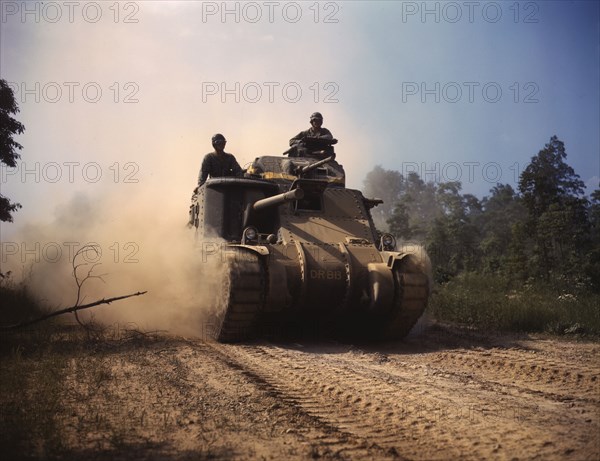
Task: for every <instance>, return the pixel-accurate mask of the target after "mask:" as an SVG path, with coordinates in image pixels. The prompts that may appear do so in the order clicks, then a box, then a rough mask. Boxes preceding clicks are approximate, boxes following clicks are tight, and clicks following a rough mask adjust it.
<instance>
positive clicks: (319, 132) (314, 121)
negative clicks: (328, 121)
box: [290, 112, 333, 146]
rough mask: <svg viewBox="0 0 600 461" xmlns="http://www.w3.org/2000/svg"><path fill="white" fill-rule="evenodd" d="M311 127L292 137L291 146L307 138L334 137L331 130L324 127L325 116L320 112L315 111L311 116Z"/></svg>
mask: <svg viewBox="0 0 600 461" xmlns="http://www.w3.org/2000/svg"><path fill="white" fill-rule="evenodd" d="M310 125H311V126H310V128H309V129H308V130H305V131H301V132H300V133H298V134H297V135H296V136H294V137H293V138H292V139H290V146H295V145H297V144H300V143H301V142H302V141H304V140H305V139H306V138H321V139H333V135H332V134H331V131H329V130H328V129H327V128H323V116H322V115H321V113H320V112H314V113H313V114H312V115H311V116H310Z"/></svg>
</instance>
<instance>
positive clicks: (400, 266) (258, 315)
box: [190, 140, 431, 342]
mask: <svg viewBox="0 0 600 461" xmlns="http://www.w3.org/2000/svg"><path fill="white" fill-rule="evenodd" d="M299 153H300V155H298V154H299ZM285 154H287V155H288V157H286V156H263V157H258V158H256V159H255V160H254V162H253V163H252V165H251V166H250V167H249V168H248V169H247V170H246V173H245V175H244V177H243V178H233V177H222V178H214V179H209V180H208V181H206V183H205V184H204V185H203V186H202V187H200V188H199V190H198V191H197V193H196V194H195V195H194V197H193V198H192V206H191V207H190V223H191V224H192V227H193V229H194V231H195V233H196V240H197V242H198V245H199V246H202V247H204V248H206V245H207V243H206V242H210V245H212V246H211V248H212V249H213V251H214V250H215V249H216V248H217V244H216V243H215V242H218V252H219V255H220V264H219V270H218V271H216V272H217V273H216V274H212V275H216V277H217V281H216V285H215V286H214V287H213V289H211V290H208V291H209V293H207V294H206V295H207V296H209V297H210V298H211V299H210V305H211V306H210V311H211V312H210V321H209V322H208V328H207V331H208V332H209V333H210V335H211V336H213V337H214V338H215V339H217V340H218V341H221V342H239V341H244V340H247V339H250V338H252V337H255V336H257V335H263V334H268V333H273V332H274V330H276V331H277V332H281V331H282V330H283V331H285V330H286V329H294V328H307V327H310V328H314V329H316V330H318V331H321V332H323V331H325V332H328V333H331V334H342V335H352V336H353V337H356V336H358V337H363V338H368V339H386V340H387V339H398V338H402V337H404V336H406V335H407V334H408V332H409V331H410V330H411V328H412V327H413V326H414V325H415V323H416V322H417V320H418V319H419V317H420V316H421V315H422V314H423V312H424V310H425V308H426V306H427V302H428V298H429V295H430V290H431V277H430V274H431V264H430V261H429V258H428V256H427V254H426V253H425V251H424V250H423V249H422V248H421V247H415V246H412V247H407V248H400V249H398V248H396V241H395V238H394V237H393V236H392V235H391V234H387V233H381V232H379V231H378V230H377V229H376V228H375V226H374V224H373V219H372V217H371V213H370V210H371V209H372V208H373V207H375V206H377V205H379V204H381V203H383V202H382V201H381V200H379V199H371V198H366V197H364V196H363V194H362V193H361V192H360V191H359V190H354V189H349V188H346V187H345V173H344V169H343V167H342V166H341V165H340V164H339V163H338V162H337V161H336V160H335V152H334V151H333V145H332V142H331V141H324V140H313V142H312V143H311V144H309V145H308V147H307V146H303V149H300V150H296V151H294V150H292V151H287V152H285Z"/></svg>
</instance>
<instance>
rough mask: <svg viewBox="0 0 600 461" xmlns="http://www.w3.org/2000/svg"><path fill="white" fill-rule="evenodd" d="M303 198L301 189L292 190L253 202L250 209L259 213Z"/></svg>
mask: <svg viewBox="0 0 600 461" xmlns="http://www.w3.org/2000/svg"><path fill="white" fill-rule="evenodd" d="M302 198H304V191H303V190H302V189H294V190H290V191H287V192H284V193H282V194H277V195H273V196H272V197H267V198H263V199H261V200H258V201H256V202H254V205H252V209H253V210H254V211H260V210H263V209H265V208H269V207H274V206H279V205H281V204H283V203H285V202H291V201H293V200H300V199H302Z"/></svg>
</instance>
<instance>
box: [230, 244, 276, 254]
mask: <svg viewBox="0 0 600 461" xmlns="http://www.w3.org/2000/svg"><path fill="white" fill-rule="evenodd" d="M229 246H231V247H235V248H244V249H245V250H250V251H251V252H253V253H256V254H257V255H259V256H269V249H268V248H267V247H266V246H263V245H229Z"/></svg>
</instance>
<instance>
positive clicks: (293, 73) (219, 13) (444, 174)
mask: <svg viewBox="0 0 600 461" xmlns="http://www.w3.org/2000/svg"><path fill="white" fill-rule="evenodd" d="M469 5H470V6H469ZM25 8H27V9H28V11H29V12H26V14H24V11H23V10H24V9H25ZM36 8H37V10H36ZM69 8H70V7H69V6H68V5H65V4H64V3H61V2H45V3H41V2H29V3H28V5H27V6H24V4H23V2H3V3H2V22H1V23H0V27H1V30H0V40H1V42H0V53H1V54H0V74H1V76H2V78H4V79H6V80H8V81H10V82H13V84H15V85H16V88H18V91H19V92H18V93H17V98H18V100H19V104H20V108H21V112H20V114H19V115H18V118H19V119H20V120H21V121H22V122H23V123H24V124H25V126H26V129H27V131H26V133H25V134H24V135H22V136H20V137H19V142H21V144H23V146H24V149H23V151H22V156H23V163H24V165H23V164H22V165H21V170H20V171H16V172H15V171H6V170H5V171H4V173H3V177H2V178H0V179H1V180H2V183H1V187H2V193H3V194H4V195H7V196H9V197H11V198H12V199H13V200H16V201H19V202H21V203H22V204H23V206H24V208H23V209H22V210H21V211H19V213H18V214H17V219H16V221H17V223H21V224H23V223H25V222H29V220H31V219H41V218H47V219H51V218H52V217H55V216H56V215H57V213H58V214H60V211H59V210H60V207H61V206H63V205H65V204H67V203H69V202H70V201H71V200H73V198H74V197H76V196H78V195H80V194H84V195H85V196H86V197H89V198H90V199H91V200H92V201H94V200H99V201H102V200H108V198H110V200H116V201H117V202H120V201H121V200H122V199H123V197H129V199H131V200H133V198H136V199H137V198H139V197H148V196H149V195H154V196H159V197H160V206H161V207H165V208H169V209H171V210H176V212H177V213H179V214H181V213H183V214H185V209H186V206H187V202H188V200H189V195H190V192H191V190H192V189H193V187H194V185H195V181H196V177H197V171H198V167H199V165H200V162H201V159H202V156H203V155H204V154H205V153H206V152H208V151H209V150H210V149H211V146H210V137H211V136H212V134H214V133H215V132H222V133H224V134H225V136H226V137H227V138H228V141H229V142H228V145H227V150H228V151H230V152H232V153H234V154H235V155H236V156H237V158H238V160H239V162H240V163H241V164H242V165H247V164H248V163H249V162H250V161H252V159H253V158H254V157H256V156H257V155H263V154H270V155H273V154H279V153H281V152H283V151H284V150H285V149H286V147H287V141H288V139H289V138H290V137H291V136H293V135H294V134H296V133H297V132H298V131H299V130H301V129H305V128H307V127H308V117H309V115H310V113H312V112H313V111H315V110H319V111H321V112H322V113H323V114H324V116H325V123H324V126H326V127H327V128H329V129H330V130H331V131H332V132H333V134H334V136H335V137H337V138H338V139H339V141H340V142H339V144H338V147H337V152H338V159H339V161H340V162H341V163H343V164H344V166H345V168H346V171H347V177H348V185H349V186H350V187H354V188H361V187H362V181H363V179H364V177H365V175H366V173H367V172H368V171H370V170H371V169H372V168H373V167H374V166H375V165H381V166H382V167H384V168H386V169H393V170H398V171H401V172H408V171H417V172H419V173H420V174H421V176H422V177H423V178H424V179H427V180H453V179H457V180H461V181H462V183H463V190H464V191H465V192H470V193H474V194H476V195H477V196H479V197H482V196H483V195H485V194H487V193H488V191H489V189H490V188H491V187H493V186H494V185H495V183H496V182H502V183H509V184H512V185H513V186H516V180H517V178H518V174H519V172H520V171H522V169H523V168H524V167H525V166H526V165H527V163H528V162H529V160H530V158H531V157H532V156H533V155H535V154H536V153H537V152H538V151H539V150H540V149H541V148H543V146H544V144H545V143H546V142H548V140H549V139H550V137H551V136H552V135H555V134H556V135H557V136H558V137H559V138H560V139H561V140H562V141H564V142H565V144H566V148H567V153H568V158H567V161H568V163H569V164H570V165H571V166H573V167H574V169H575V171H576V173H578V174H579V175H580V176H581V178H582V179H583V180H584V181H585V182H586V183H588V184H590V185H593V186H594V187H598V181H599V177H600V141H599V129H598V127H599V126H600V118H599V112H600V109H599V107H600V95H599V91H600V90H599V88H600V78H599V68H600V65H599V43H600V40H599V6H598V3H597V2H588V1H584V2H571V1H569V2H561V1H551V2H527V1H525V2H475V3H468V2H391V1H390V2H360V1H356V2H320V3H315V2H299V3H297V2H275V3H269V2H266V3H265V2H249V3H248V2H246V3H240V2H229V3H227V4H224V3H222V2H204V3H202V2H193V1H187V2H166V1H153V2H146V1H140V2H121V3H119V4H118V8H115V4H114V3H113V2H101V3H94V2H75V6H73V7H72V8H73V10H72V11H70V10H69ZM224 9H227V11H229V12H226V14H225V15H223V13H224ZM425 10H427V11H425ZM424 11H425V13H424ZM58 13H60V15H58ZM117 13H118V17H117ZM98 14H100V16H98ZM70 15H71V17H69V16H70ZM36 84H39V86H36ZM57 88H58V90H57ZM84 88H85V92H84V91H83V89H84ZM23 89H26V90H28V91H29V92H28V93H26V94H25V95H24V94H23V92H22V90H23ZM98 89H100V91H101V95H99V94H98V93H97V91H98ZM59 90H60V93H61V94H60V95H59V93H58V91H59ZM222 90H225V91H222ZM298 90H300V93H298ZM70 91H72V94H71V95H70V94H69V92H70ZM258 91H260V93H259V92H258ZM270 91H271V92H272V93H271V94H270V93H269V92H270ZM498 91H500V93H499V92H498ZM36 97H38V98H39V99H38V101H36ZM236 98H238V100H237V101H236ZM436 99H437V101H436ZM93 101H95V102H93ZM126 101H128V102H126ZM36 168H38V173H36ZM70 168H71V170H70ZM25 169H28V170H30V171H33V173H28V174H25V176H23V174H22V173H23V170H25ZM71 173H72V174H71ZM98 173H100V175H101V177H100V178H97V176H98ZM69 174H71V176H72V177H70V176H69ZM57 178H58V179H57ZM126 179H129V181H126ZM131 180H137V182H133V181H131ZM173 213H174V214H175V211H173ZM15 225H16V224H15ZM15 225H6V224H3V228H4V229H3V230H4V234H5V235H6V233H7V232H8V233H10V232H14V230H13V229H14V228H13V227H12V226H15Z"/></svg>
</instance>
